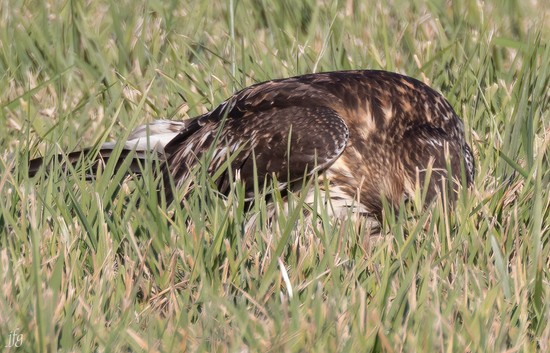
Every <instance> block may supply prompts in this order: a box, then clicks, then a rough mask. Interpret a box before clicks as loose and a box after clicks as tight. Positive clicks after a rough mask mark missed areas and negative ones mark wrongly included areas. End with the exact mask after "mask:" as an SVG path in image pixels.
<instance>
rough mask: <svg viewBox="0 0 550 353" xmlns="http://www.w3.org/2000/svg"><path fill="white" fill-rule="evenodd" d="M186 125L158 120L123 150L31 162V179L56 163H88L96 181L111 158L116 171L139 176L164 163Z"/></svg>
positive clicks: (112, 146) (113, 146)
mask: <svg viewBox="0 0 550 353" xmlns="http://www.w3.org/2000/svg"><path fill="white" fill-rule="evenodd" d="M185 125H186V122H185V121H171V120H156V121H153V122H152V123H149V124H146V125H141V126H138V127H137V128H136V129H134V130H133V131H132V133H131V134H130V135H129V136H128V139H127V141H126V142H125V143H124V145H123V146H122V149H120V147H118V148H117V142H106V143H104V144H103V145H101V146H100V147H99V148H86V149H83V150H81V151H76V152H71V153H68V154H59V155H57V156H56V157H54V158H53V160H50V161H48V160H46V159H45V158H43V157H39V158H35V159H33V160H31V161H30V162H29V176H31V177H33V176H35V175H36V174H37V173H38V172H39V171H40V170H41V169H42V168H43V166H44V165H49V164H50V163H51V162H52V161H55V160H57V162H58V163H60V164H61V165H62V166H63V168H64V169H66V167H67V165H72V166H76V165H77V164H79V163H80V162H81V161H83V160H87V159H88V160H91V161H92V163H91V165H90V166H89V168H88V170H87V172H88V171H90V172H91V174H87V176H88V177H89V178H93V176H94V175H95V173H96V172H97V170H98V168H99V166H100V165H105V164H106V163H108V162H109V160H110V159H112V158H115V159H116V165H115V170H118V169H120V168H122V167H124V168H126V169H127V171H128V173H137V174H139V173H140V172H141V170H142V168H143V165H145V164H148V163H151V161H152V160H154V158H156V159H157V160H158V161H160V162H164V160H165V158H166V156H165V154H164V147H165V146H166V145H167V144H168V143H169V142H170V141H171V140H172V139H173V138H174V137H175V136H176V135H177V134H178V133H179V132H180V131H181V130H182V129H183V128H185Z"/></svg>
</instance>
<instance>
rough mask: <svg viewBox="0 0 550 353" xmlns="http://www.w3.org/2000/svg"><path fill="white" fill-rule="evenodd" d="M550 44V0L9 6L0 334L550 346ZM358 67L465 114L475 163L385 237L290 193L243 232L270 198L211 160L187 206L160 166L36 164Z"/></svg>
mask: <svg viewBox="0 0 550 353" xmlns="http://www.w3.org/2000/svg"><path fill="white" fill-rule="evenodd" d="M549 40H550V3H549V2H548V1H544V0H538V1H537V0H531V1H523V0H504V1H499V0H487V1H474V0H464V1H453V2H450V1H443V0H440V1H436V0H432V1H420V0H390V1H387V2H385V3H384V4H380V2H378V1H352V0H342V1H339V2H338V1H334V2H330V1H320V0H304V1H302V2H294V1H291V0H284V1H264V0H262V1H253V0H232V1H231V0H228V1H226V2H212V3H209V2H206V1H190V0H186V1H178V0H171V1H160V0H151V1H141V0H138V1H130V0H118V1H113V0H101V1H78V0H67V1H61V0H60V1H56V0H46V1H43V0H25V1H23V0H9V1H8V0H5V1H1V2H0V107H1V109H0V119H1V126H2V129H0V146H1V151H2V152H1V157H0V172H1V174H0V195H1V202H0V347H1V348H0V350H2V349H3V350H4V351H9V352H52V351H62V352H130V351H131V352H140V351H150V352H182V351H201V352H336V351H338V352H505V351H506V352H549V351H550V271H549V268H550V222H549V219H550V191H549V189H550V147H549V146H550V113H549V106H550V93H549V91H550V89H549V85H550V45H549ZM359 68H372V69H386V70H392V71H398V72H401V73H405V74H408V75H410V76H413V77H416V78H418V79H420V80H422V81H424V82H426V83H428V84H430V85H431V86H432V87H434V88H436V89H437V90H439V91H441V92H442V93H443V94H444V95H445V96H446V97H447V98H448V100H449V101H450V103H451V105H452V106H453V107H454V108H455V110H456V111H457V113H458V114H459V115H460V116H461V117H462V118H463V119H464V122H465V126H466V131H467V133H466V134H467V139H468V141H469V143H470V144H471V145H472V146H473V149H474V153H475V156H476V160H477V168H478V175H477V177H476V180H475V185H474V187H473V188H472V189H471V190H468V191H464V192H463V193H462V194H461V196H460V199H459V200H458V203H457V205H456V208H455V209H454V210H449V209H447V208H446V207H445V206H444V203H442V202H439V203H436V204H434V205H433V206H431V207H430V208H429V209H428V210H427V211H421V210H415V208H414V207H410V209H409V210H408V211H407V212H406V213H405V212H402V214H400V215H399V216H398V217H396V218H395V220H394V218H391V220H390V219H388V220H387V221H386V222H385V223H384V224H383V226H382V235H381V236H379V237H369V233H368V230H366V229H365V227H364V226H363V225H362V224H361V222H360V221H358V220H357V219H355V218H354V217H352V216H350V217H349V219H348V220H345V221H342V222H330V219H329V216H328V214H326V213H323V212H321V214H319V215H318V218H319V219H320V221H315V222H311V221H308V220H307V219H304V217H303V213H302V212H301V207H302V205H301V203H300V198H299V197H300V196H299V195H296V197H295V198H293V199H292V200H291V201H292V202H291V203H290V205H289V210H288V213H287V214H286V215H283V216H281V217H279V218H278V219H277V221H276V223H275V224H274V225H273V226H272V227H268V226H267V225H266V224H265V222H261V221H259V222H256V223H255V225H254V226H253V227H252V229H250V230H249V231H245V225H246V224H247V223H248V222H249V221H250V219H251V218H252V217H259V219H260V220H261V219H262V217H263V216H264V215H265V213H266V205H265V202H262V201H261V200H260V197H258V202H256V203H255V205H254V208H253V209H252V210H251V211H250V212H244V211H243V207H244V202H243V194H242V190H241V188H240V187H238V186H237V187H236V188H235V190H234V191H233V192H232V193H231V194H230V195H229V197H228V199H227V200H223V199H221V198H220V197H218V196H217V195H216V193H215V190H213V189H212V188H211V187H210V186H209V185H210V183H209V179H208V178H207V177H206V176H205V175H204V173H197V175H196V179H197V180H199V184H200V185H201V187H200V188H199V189H198V191H197V192H195V193H194V194H193V195H192V196H191V197H190V198H189V199H188V200H186V202H185V203H184V204H183V205H181V206H171V207H167V206H166V205H165V203H163V202H162V200H161V201H160V206H158V205H159V200H157V194H156V193H155V192H153V190H155V189H156V186H157V184H156V181H155V180H154V177H153V176H152V175H153V173H152V171H153V170H152V168H149V169H148V170H146V171H145V177H144V178H143V180H141V181H139V180H138V181H136V180H129V181H128V180H126V177H125V176H124V175H123V174H121V173H113V171H112V168H110V166H107V167H106V169H105V170H104V171H103V173H101V174H100V175H98V177H97V179H96V180H95V181H93V182H87V181H86V180H85V176H84V175H83V173H82V172H80V171H78V170H72V171H69V172H68V173H63V172H62V171H60V170H59V167H52V170H51V171H50V175H51V177H46V176H45V175H44V173H41V174H40V175H39V176H37V177H36V178H33V179H29V178H28V177H27V176H26V175H27V163H28V159H29V158H32V157H35V156H39V155H45V156H50V157H51V156H52V155H54V154H55V153H59V152H61V151H73V150H76V149H79V148H82V147H85V146H90V145H98V144H99V143H101V142H102V141H104V140H106V139H115V138H118V139H124V136H125V135H126V136H127V134H128V133H129V131H130V130H131V129H132V128H133V127H135V126H136V125H138V124H141V123H144V122H147V121H151V120H154V119H160V118H170V119H185V118H188V117H192V116H195V115H197V114H199V113H202V112H205V111H207V110H209V109H211V108H213V107H215V106H216V105H217V104H218V103H220V102H221V101H222V100H224V99H225V98H227V97H228V96H229V95H231V94H232V93H233V92H234V91H235V90H238V89H240V88H242V87H245V86H247V85H249V84H252V83H255V82H260V81H264V80H267V79H271V78H276V77H284V76H291V75H296V74H302V73H309V72H320V71H331V70H343V69H359ZM113 174H114V175H113ZM124 180H126V181H125V182H122V181H124ZM310 187H313V188H315V187H316V186H315V184H313V185H311V186H310ZM276 199H277V196H276ZM138 200H139V202H138ZM279 201H280V200H278V202H277V207H280V206H281V204H282V202H279ZM172 214H175V216H174V217H173V221H172V218H171V215H172ZM188 224H189V226H188Z"/></svg>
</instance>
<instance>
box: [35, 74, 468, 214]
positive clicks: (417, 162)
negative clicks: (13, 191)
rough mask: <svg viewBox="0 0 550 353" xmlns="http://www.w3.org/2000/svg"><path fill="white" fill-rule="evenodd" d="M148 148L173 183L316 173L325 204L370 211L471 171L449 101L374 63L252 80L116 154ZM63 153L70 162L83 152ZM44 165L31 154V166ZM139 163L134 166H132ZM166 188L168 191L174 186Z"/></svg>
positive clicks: (250, 184) (163, 123)
mask: <svg viewBox="0 0 550 353" xmlns="http://www.w3.org/2000/svg"><path fill="white" fill-rule="evenodd" d="M114 146H115V143H114V142H112V143H106V144H105V145H103V146H102V149H101V151H100V156H99V157H98V158H103V159H107V158H109V156H110V153H111V152H112V150H113V148H114ZM148 149H154V150H155V151H157V152H158V153H159V155H160V156H162V158H163V165H162V170H161V171H162V173H163V175H164V179H165V181H167V180H170V179H171V178H173V181H174V184H175V186H176V187H181V186H182V185H183V184H184V182H185V181H186V180H188V178H189V177H190V176H191V175H192V174H191V172H192V170H193V169H194V168H196V167H197V165H199V164H201V165H203V167H206V168H207V170H208V173H210V174H211V175H216V176H217V178H216V180H215V183H216V185H217V187H218V189H219V191H220V192H221V193H227V192H229V190H230V188H231V183H233V182H235V179H240V181H241V182H243V183H244V190H245V194H246V198H248V199H252V198H253V197H254V178H255V177H258V178H259V179H258V180H260V182H262V181H266V180H270V179H273V178H275V179H276V180H277V182H278V185H279V186H280V187H281V188H284V190H292V191H296V190H299V189H300V187H301V186H302V185H304V184H303V181H304V178H308V177H311V176H313V175H317V176H318V177H319V178H320V179H321V181H322V182H321V183H319V184H320V186H321V188H325V187H326V186H327V185H328V188H329V190H328V194H329V195H330V202H331V204H332V205H334V206H335V207H337V208H339V209H346V208H349V207H353V208H354V209H355V210H358V211H360V212H365V213H368V214H369V215H372V216H375V217H380V216H381V213H382V209H383V199H386V200H387V202H389V204H390V205H391V206H393V207H395V208H397V207H399V205H400V204H401V203H402V202H403V201H404V200H406V199H408V198H410V197H411V196H412V195H414V193H415V190H417V188H418V185H421V186H423V187H424V188H425V189H424V190H423V191H424V192H425V194H426V198H427V200H428V201H429V200H433V199H434V198H435V197H436V196H437V194H438V193H439V192H441V189H442V185H443V184H444V183H446V182H447V181H449V180H457V181H460V182H462V183H463V184H464V183H465V184H466V186H468V185H470V184H471V183H472V182H473V178H474V173H475V170H474V169H475V168H474V158H473V154H472V150H471V148H470V147H469V146H468V144H467V143H466V141H465V137H464V125H463V122H462V120H461V119H460V118H459V117H458V116H457V114H456V113H455V111H454V110H453V108H452V107H451V105H450V104H449V102H448V101H447V100H446V99H445V98H444V97H443V96H442V95H441V94H440V93H438V92H436V91H435V90H433V89H432V88H430V87H429V86H427V85H426V84H424V83H422V82H420V81H418V80H416V79H413V78H411V77H407V76H403V75H400V74H397V73H392V72H387V71H375V70H357V71H336V72H326V73H315V74H307V75H302V76H296V77H291V78H283V79H276V80H271V81H267V82H263V83H258V84H254V85H252V86H249V87H247V88H244V89H242V90H240V91H238V92H236V93H235V94H234V95H232V96H231V97H230V98H228V99H227V100H225V101H224V102H223V103H221V104H220V105H219V106H217V107H216V108H215V109H213V110H212V111H210V112H208V113H206V114H203V115H200V116H198V117H195V118H192V119H188V120H184V121H169V120H158V121H155V122H152V123H150V124H147V125H143V126H140V127H138V128H137V129H135V130H134V131H133V132H132V134H131V135H130V137H129V139H128V141H126V143H125V145H124V151H123V154H122V156H120V157H118V158H124V157H125V156H126V155H127V154H129V153H131V152H132V153H135V155H134V157H133V158H135V159H136V160H137V159H139V158H140V157H143V152H144V151H146V150H148ZM68 156H69V161H71V162H72V163H76V160H77V159H78V156H80V154H79V153H78V152H75V153H72V154H69V155H68ZM206 156H209V158H208V162H206V163H207V165H206V166H204V163H205V162H204V161H205V160H206V159H205V158H206ZM41 164H42V160H41V159H36V160H33V161H31V166H30V171H31V174H33V173H35V172H36V171H37V170H38V168H39V167H40V165H41ZM137 165H138V163H133V164H132V166H131V167H132V171H134V172H139V168H137ZM223 166H225V170H224V171H222V172H218V170H219V169H220V168H222V167H223ZM428 177H429V180H428V179H427V178H428ZM447 185H448V184H447ZM165 190H166V193H167V195H166V196H167V198H168V200H172V198H173V191H172V189H171V188H170V187H166V188H165ZM451 194H456V190H455V189H454V188H452V190H451Z"/></svg>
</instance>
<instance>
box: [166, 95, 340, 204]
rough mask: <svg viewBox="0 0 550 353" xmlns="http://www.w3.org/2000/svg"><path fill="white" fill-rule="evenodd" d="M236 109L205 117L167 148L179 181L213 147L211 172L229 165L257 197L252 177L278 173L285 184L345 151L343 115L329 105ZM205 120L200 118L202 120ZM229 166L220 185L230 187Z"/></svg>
mask: <svg viewBox="0 0 550 353" xmlns="http://www.w3.org/2000/svg"><path fill="white" fill-rule="evenodd" d="M233 113H234V111H231V112H229V113H228V114H227V117H225V118H221V119H220V117H212V116H209V117H206V116H205V117H201V118H198V119H197V120H196V123H195V124H190V127H189V129H193V130H194V131H189V130H188V129H187V130H184V131H182V133H181V134H180V136H178V137H176V138H175V139H174V140H173V141H172V142H170V144H169V145H168V146H167V148H166V152H167V154H168V156H169V157H168V167H169V168H170V172H171V173H172V176H173V177H174V179H175V181H176V184H177V185H181V184H182V183H183V181H184V180H185V179H186V178H187V177H188V176H189V171H190V169H192V168H193V167H194V166H196V165H197V164H198V163H199V161H200V160H201V158H203V157H204V156H206V153H208V151H211V152H212V154H211V158H210V164H209V167H208V170H209V172H211V175H213V174H214V173H215V172H216V170H218V169H220V168H223V167H224V166H225V167H227V166H230V168H231V171H232V174H233V176H235V175H238V176H239V178H240V179H241V180H242V181H244V183H245V189H246V196H247V198H248V197H252V196H253V192H254V190H253V187H254V176H255V174H256V175H257V176H258V179H259V180H260V182H263V180H264V179H265V178H271V177H273V176H274V177H276V178H277V180H278V181H279V182H281V185H285V184H288V183H290V182H294V181H298V180H300V179H302V178H303V177H304V176H305V175H311V174H312V173H313V172H315V171H322V170H325V169H326V168H328V167H329V166H330V165H331V164H332V163H334V161H335V160H336V159H337V158H338V157H339V156H340V154H342V152H343V151H344V149H345V147H346V144H347V142H348V138H349V130H348V127H347V126H346V124H345V123H344V121H343V119H342V118H341V117H340V116H339V115H338V114H337V113H336V112H335V111H334V110H332V109H330V108H326V107H311V106H310V107H303V106H288V107H273V108H269V109H265V110H261V111H254V110H247V111H244V112H242V111H240V112H238V113H239V114H238V115H237V116H236V117H235V116H233ZM200 119H202V120H200ZM231 182H232V180H231V178H230V173H229V172H228V170H226V171H225V172H224V173H222V174H221V175H220V176H219V177H218V179H217V180H216V183H217V185H218V187H219V189H220V191H221V192H226V191H228V188H229V186H230V183H231Z"/></svg>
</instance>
